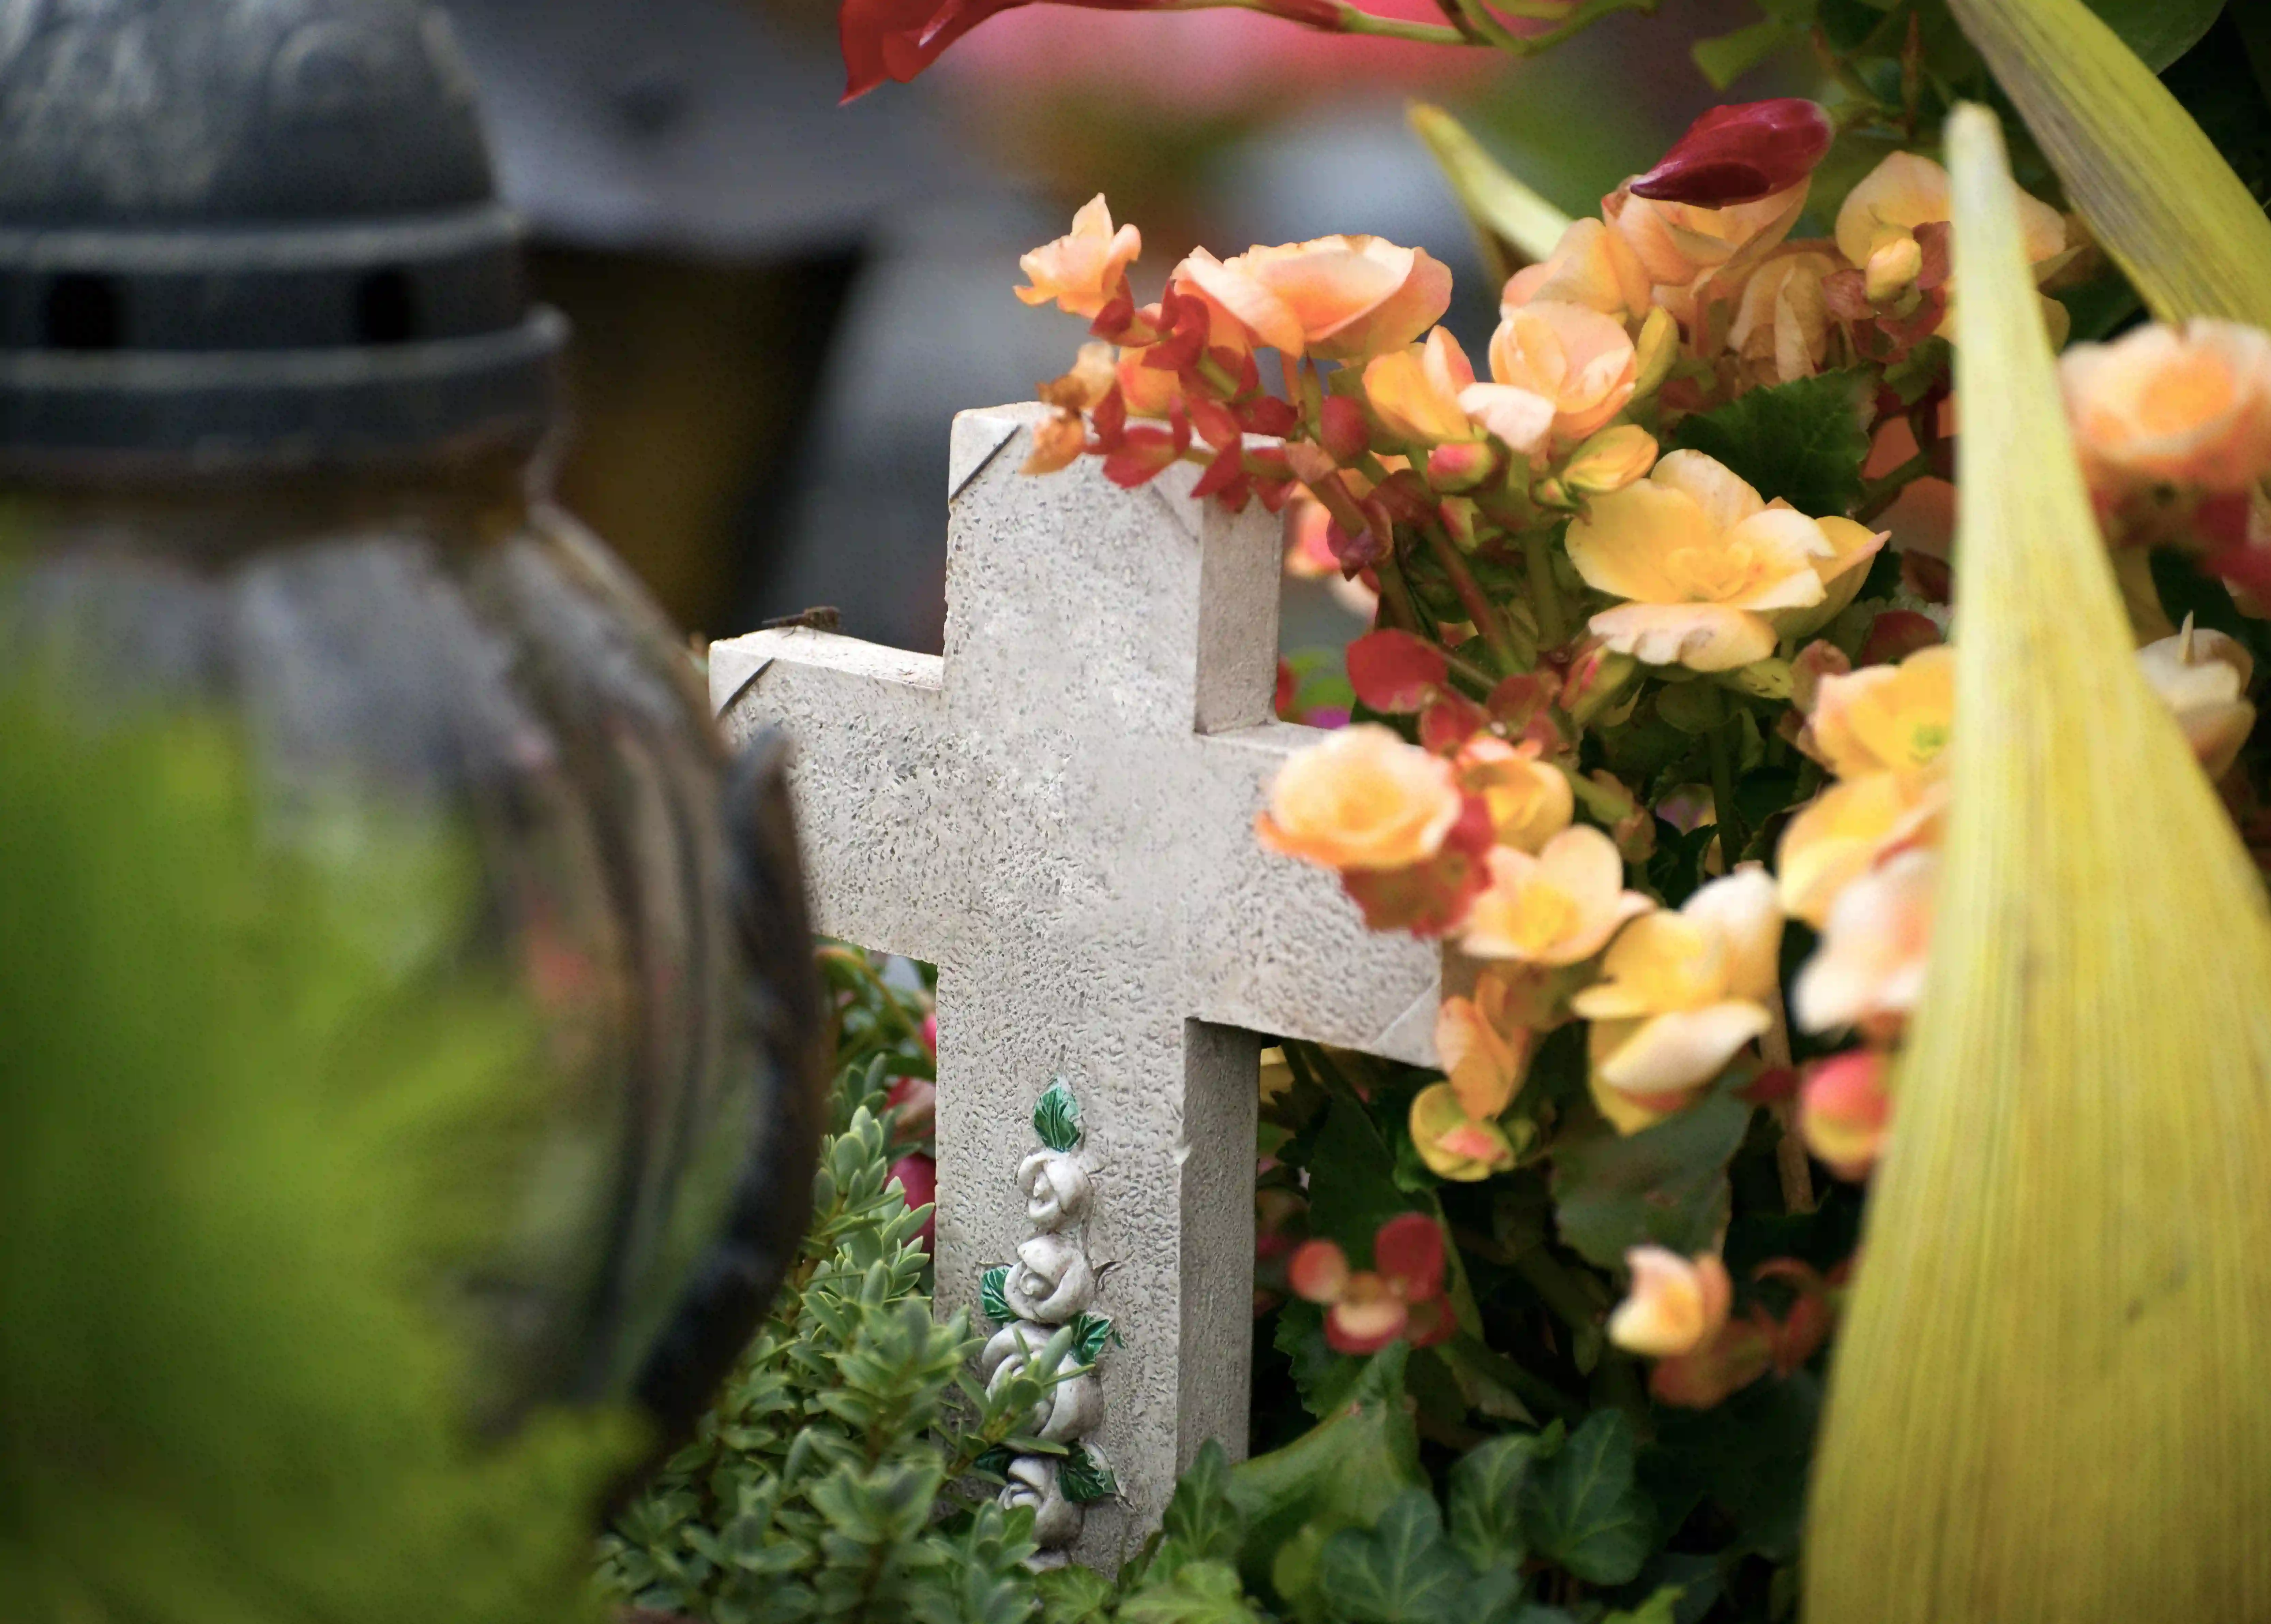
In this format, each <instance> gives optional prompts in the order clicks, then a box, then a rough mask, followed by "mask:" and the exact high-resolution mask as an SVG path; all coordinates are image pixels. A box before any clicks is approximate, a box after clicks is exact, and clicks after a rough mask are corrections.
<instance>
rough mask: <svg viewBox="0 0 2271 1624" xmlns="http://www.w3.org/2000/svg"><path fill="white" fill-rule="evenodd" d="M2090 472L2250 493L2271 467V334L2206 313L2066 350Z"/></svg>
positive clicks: (2114, 479)
mask: <svg viewBox="0 0 2271 1624" xmlns="http://www.w3.org/2000/svg"><path fill="white" fill-rule="evenodd" d="M2059 387H2060V389H2062V390H2063V391H2064V393H2065V396H2066V419H2067V421H2068V422H2069V423H2071V424H2072V426H2073V427H2074V449H2075V450H2076V451H2077V452H2079V453H2080V454H2081V466H2082V471H2083V472H2084V473H2085V474H2087V475H2088V476H2089V482H2090V484H2091V485H2092V486H2096V488H2098V489H2099V490H2102V491H2113V492H2126V491H2131V490H2136V489H2141V488H2144V487H2148V486H2155V485H2176V486H2194V487H2197V488H2200V489H2206V490H2213V491H2244V490H2245V489H2247V488H2248V487H2249V486H2252V485H2253V484H2254V483H2255V482H2256V481H2258V480H2260V478H2263V476H2264V474H2265V473H2267V472H2271V334H2267V333H2264V332H2262V331H2260V330H2258V329H2255V328H2252V327H2245V326H2242V325H2241V324H2240V323H2237V322H2218V321H2210V320H2208V319H2205V318H2200V319H2196V320H2193V321H2190V322H2186V323H2185V324H2184V325H2183V326H2181V327H2166V326H2161V325H2158V324H2155V325H2152V326H2148V327H2141V328H2138V329H2137V330H2135V331H2133V332H2130V333H2125V334H2124V335H2123V336H2122V337H2119V338H2117V339H2115V340H2114V341H2113V342H2112V343H2111V344H2077V345H2074V346H2073V347H2072V348H2071V349H2069V350H2067V351H2066V353H2065V354H2063V355H2061V356H2060V357H2059Z"/></svg>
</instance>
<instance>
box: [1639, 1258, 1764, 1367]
mask: <svg viewBox="0 0 2271 1624" xmlns="http://www.w3.org/2000/svg"><path fill="white" fill-rule="evenodd" d="M1625 1267H1626V1268H1627V1269H1628V1270H1629V1271H1631V1272H1632V1287H1631V1288H1630V1289H1629V1290H1628V1291H1627V1292H1626V1293H1625V1300H1624V1301H1622V1302H1620V1303H1619V1304H1618V1305H1617V1306H1616V1309H1615V1311H1614V1312H1612V1314H1610V1316H1609V1325H1608V1331H1609V1340H1610V1341H1611V1342H1612V1343H1614V1344H1615V1345H1616V1346H1619V1347H1620V1348H1622V1349H1624V1350H1625V1352H1627V1353H1638V1354H1640V1355H1642V1357H1643V1358H1648V1359H1672V1358H1676V1357H1678V1356H1679V1354H1682V1353H1694V1351H1695V1350H1696V1349H1697V1348H1699V1347H1701V1346H1703V1345H1704V1344H1705V1343H1706V1342H1708V1341H1709V1340H1710V1339H1712V1338H1713V1337H1715V1336H1716V1335H1718V1333H1719V1328H1720V1327H1721V1326H1722V1325H1724V1324H1726V1323H1727V1314H1728V1311H1729V1310H1730V1309H1732V1308H1733V1307H1734V1304H1735V1283H1734V1282H1733V1281H1732V1280H1731V1279H1728V1278H1727V1265H1726V1264H1724V1263H1722V1262H1720V1261H1719V1259H1718V1257H1716V1255H1715V1254H1712V1253H1708V1252H1707V1253H1705V1254H1704V1255H1703V1256H1702V1257H1698V1258H1696V1259H1694V1261H1693V1262H1690V1261H1689V1260H1688V1259H1686V1258H1685V1257H1681V1256H1680V1255H1679V1253H1677V1252H1674V1251H1670V1250H1666V1249H1664V1247H1661V1246H1635V1247H1634V1248H1632V1249H1631V1250H1628V1251H1627V1252H1626V1253H1625Z"/></svg>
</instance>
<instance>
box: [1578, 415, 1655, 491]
mask: <svg viewBox="0 0 2271 1624" xmlns="http://www.w3.org/2000/svg"><path fill="white" fill-rule="evenodd" d="M1656 451H1657V446H1656V436H1655V435H1653V434H1649V432H1648V431H1647V430H1646V429H1644V428H1642V427H1641V426H1640V425H1638V424H1637V423H1619V424H1618V425H1617V426H1615V427H1614V428H1605V429H1603V430H1602V431H1601V432H1600V433H1599V434H1596V435H1594V436H1593V437H1592V438H1591V439H1590V440H1588V441H1586V442H1585V443H1584V444H1583V445H1581V446H1579V447H1578V448H1577V449H1576V450H1575V451H1573V452H1571V453H1570V456H1569V463H1568V466H1567V467H1566V468H1564V469H1562V471H1561V487H1562V489H1564V490H1566V491H1569V492H1573V493H1575V494H1577V495H1579V496H1606V495H1607V494H1608V493H1610V492H1611V491H1621V490H1623V489H1624V488H1625V486H1628V485H1630V484H1632V483H1633V481H1634V480H1635V479H1644V478H1647V477H1648V471H1649V469H1651V468H1653V467H1655V466H1656Z"/></svg>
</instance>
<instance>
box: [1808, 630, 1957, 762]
mask: <svg viewBox="0 0 2271 1624" xmlns="http://www.w3.org/2000/svg"><path fill="white" fill-rule="evenodd" d="M1954 727H1955V649H1952V648H1950V647H1949V646H1948V645H1947V644H1946V643H1937V644H1934V645H1933V646H1932V647H1930V648H1927V649H1918V650H1917V652H1915V653H1914V654H1911V655H1910V656H1908V658H1906V659H1905V660H1902V662H1901V663H1900V664H1898V665H1865V666H1863V667H1862V668H1861V669H1860V670H1858V671H1852V672H1849V673H1846V674H1843V675H1838V676H1828V677H1824V678H1822V679H1821V682H1820V684H1819V686H1817V688H1816V690H1815V693H1814V700H1813V708H1812V710H1811V712H1810V714H1809V715H1808V716H1807V717H1806V730H1807V733H1808V736H1809V740H1810V742H1811V744H1812V745H1813V754H1814V755H1816V756H1817V757H1819V758H1820V759H1821V761H1822V763H1823V764H1824V765H1825V766H1827V767H1828V768H1829V770H1830V771H1831V772H1833V773H1835V774H1836V775H1838V776H1839V777H1840V778H1859V777H1863V776H1865V775H1867V774H1870V773H1884V772H1913V771H1916V770H1918V769H1920V768H1927V767H1930V766H1932V764H1933V763H1934V762H1936V761H1938V760H1940V753H1941V752H1943V751H1944V750H1946V749H1947V740H1948V736H1949V733H1950V731H1951V730H1952V729H1953V728H1954Z"/></svg>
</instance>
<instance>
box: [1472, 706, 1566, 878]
mask: <svg viewBox="0 0 2271 1624" xmlns="http://www.w3.org/2000/svg"><path fill="white" fill-rule="evenodd" d="M1539 754H1540V751H1539V747H1538V744H1537V742H1536V741H1535V740H1529V739H1526V740H1524V741H1523V743H1521V744H1519V745H1509V744H1508V743H1507V742H1506V741H1505V740H1504V739H1502V738H1493V736H1492V735H1490V734H1487V733H1479V734H1477V735H1476V736H1475V737H1474V738H1471V739H1470V740H1469V741H1468V742H1467V744H1466V745H1464V746H1463V747H1462V748H1461V750H1460V751H1459V753H1458V756H1457V757H1456V760H1455V762H1454V765H1455V766H1456V768H1457V769H1458V775H1459V784H1460V787H1461V788H1463V789H1464V790H1467V791H1468V792H1469V793H1471V794H1473V795H1479V796H1481V797H1483V802H1484V804H1485V805H1487V806H1488V807H1489V808H1490V817H1491V829H1492V831H1493V834H1495V835H1496V836H1497V838H1498V842H1499V844H1500V845H1501V846H1511V847H1513V848H1514V849H1515V850H1517V851H1528V852H1536V851H1538V850H1539V849H1542V848H1543V847H1544V846H1545V842H1547V841H1549V840H1552V838H1553V837H1554V836H1555V835H1557V834H1560V833H1561V831H1562V830H1564V829H1566V828H1567V827H1569V819H1570V818H1571V817H1572V816H1573V815H1574V814H1575V812H1576V808H1577V798H1576V795H1575V792H1574V791H1573V790H1571V789H1570V787H1569V779H1568V775H1567V774H1565V773H1563V772H1562V771H1561V769H1560V768H1557V767H1549V766H1547V765H1546V764H1545V762H1543V761H1541V760H1539V759H1538V757H1539Z"/></svg>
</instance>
